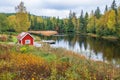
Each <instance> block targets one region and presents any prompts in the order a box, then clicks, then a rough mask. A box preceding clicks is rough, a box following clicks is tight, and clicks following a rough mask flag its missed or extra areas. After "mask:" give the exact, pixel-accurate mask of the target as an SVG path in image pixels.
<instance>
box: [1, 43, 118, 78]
mask: <svg viewBox="0 0 120 80" xmlns="http://www.w3.org/2000/svg"><path fill="white" fill-rule="evenodd" d="M0 50H1V51H2V52H0V79H1V80H23V79H24V80H40V79H42V80H105V79H106V80H111V79H113V80H114V79H115V80H117V79H118V80H119V79H120V75H119V74H120V68H118V67H115V66H114V65H111V64H106V63H103V62H100V61H94V60H88V59H86V58H85V57H84V56H81V55H79V54H76V53H74V52H72V51H68V50H65V49H62V48H51V47H50V46H49V45H48V44H43V46H42V47H40V48H36V47H33V46H18V45H8V44H6V45H4V44H0Z"/></svg>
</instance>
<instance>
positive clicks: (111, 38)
mask: <svg viewBox="0 0 120 80" xmlns="http://www.w3.org/2000/svg"><path fill="white" fill-rule="evenodd" d="M87 35H88V36H91V37H97V38H102V39H106V40H119V38H118V37H116V36H99V35H96V34H92V33H88V34H87Z"/></svg>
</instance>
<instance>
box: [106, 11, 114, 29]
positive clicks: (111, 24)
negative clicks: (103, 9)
mask: <svg viewBox="0 0 120 80" xmlns="http://www.w3.org/2000/svg"><path fill="white" fill-rule="evenodd" d="M115 17H116V15H115V11H114V10H110V11H109V12H108V22H107V26H108V28H109V29H111V30H113V31H114V30H115V24H116V21H115Z"/></svg>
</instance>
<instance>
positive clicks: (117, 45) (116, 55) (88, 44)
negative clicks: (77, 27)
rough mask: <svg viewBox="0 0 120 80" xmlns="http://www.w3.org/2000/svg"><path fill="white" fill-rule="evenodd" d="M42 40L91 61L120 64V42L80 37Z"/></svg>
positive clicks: (57, 37)
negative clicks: (50, 41) (51, 41)
mask: <svg viewBox="0 0 120 80" xmlns="http://www.w3.org/2000/svg"><path fill="white" fill-rule="evenodd" d="M41 38H42V39H47V40H55V41H56V43H55V44H52V45H51V46H53V47H62V48H66V49H68V50H72V51H75V52H77V53H79V54H82V55H85V56H86V57H87V58H89V59H94V60H101V61H107V62H112V63H117V64H120V52H119V51H120V42H119V41H108V40H104V39H99V38H92V37H86V36H80V35H68V36H51V37H45V36H41Z"/></svg>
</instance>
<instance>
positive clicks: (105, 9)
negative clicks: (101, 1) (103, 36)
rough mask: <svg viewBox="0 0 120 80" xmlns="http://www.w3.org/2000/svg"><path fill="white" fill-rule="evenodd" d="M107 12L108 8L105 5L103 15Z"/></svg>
mask: <svg viewBox="0 0 120 80" xmlns="http://www.w3.org/2000/svg"><path fill="white" fill-rule="evenodd" d="M107 11H108V6H107V5H106V6H105V11H104V13H106V12H107Z"/></svg>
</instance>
